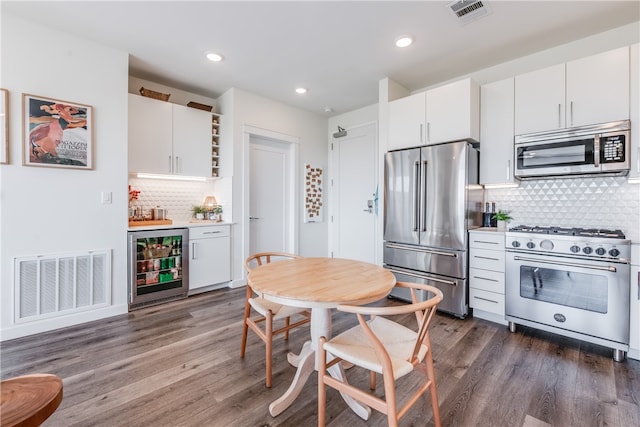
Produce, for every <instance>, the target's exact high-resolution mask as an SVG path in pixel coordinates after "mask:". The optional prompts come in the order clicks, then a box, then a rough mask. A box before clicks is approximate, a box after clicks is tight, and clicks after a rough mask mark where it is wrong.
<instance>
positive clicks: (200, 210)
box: [191, 205, 207, 219]
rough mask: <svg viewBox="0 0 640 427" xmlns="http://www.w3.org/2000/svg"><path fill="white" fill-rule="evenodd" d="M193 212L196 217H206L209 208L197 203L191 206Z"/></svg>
mask: <svg viewBox="0 0 640 427" xmlns="http://www.w3.org/2000/svg"><path fill="white" fill-rule="evenodd" d="M191 212H192V213H193V217H194V218H195V219H204V214H206V213H207V208H205V207H204V206H201V205H195V206H192V207H191Z"/></svg>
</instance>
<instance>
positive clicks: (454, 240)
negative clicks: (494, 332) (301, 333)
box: [384, 141, 483, 318]
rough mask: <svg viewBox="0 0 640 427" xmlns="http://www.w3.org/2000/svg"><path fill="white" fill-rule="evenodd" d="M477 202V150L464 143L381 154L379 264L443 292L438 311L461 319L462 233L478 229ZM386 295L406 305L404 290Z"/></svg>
mask: <svg viewBox="0 0 640 427" xmlns="http://www.w3.org/2000/svg"><path fill="white" fill-rule="evenodd" d="M482 197H483V194H482V187H481V186H479V185H478V151H477V150H476V149H475V148H474V147H473V146H472V145H471V144H470V143H469V142H466V141H459V142H449V143H445V144H439V145H431V146H426V147H419V148H411V149H406V150H398V151H390V152H388V153H387V154H386V155H385V188H384V201H385V206H384V240H385V242H384V265H385V267H386V268H388V269H390V270H391V271H393V272H394V274H395V276H396V278H397V280H398V281H412V282H418V283H425V284H428V285H432V286H435V287H437V288H438V289H440V290H442V292H443V294H444V299H443V301H442V302H441V303H440V305H439V310H441V311H445V312H448V313H451V314H453V315H456V316H458V317H462V318H463V317H465V316H466V315H467V314H468V311H469V303H468V286H467V272H468V268H467V246H468V243H467V230H468V229H469V228H475V227H479V226H480V225H481V216H482V214H481V209H482ZM391 296H394V297H396V298H400V299H405V300H410V295H409V292H408V290H407V289H403V288H394V290H393V291H392V292H391ZM420 298H421V299H426V298H428V295H424V294H422V295H420Z"/></svg>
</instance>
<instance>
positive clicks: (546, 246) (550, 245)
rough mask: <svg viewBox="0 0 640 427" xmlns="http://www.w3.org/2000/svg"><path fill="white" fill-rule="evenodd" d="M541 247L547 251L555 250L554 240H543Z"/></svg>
mask: <svg viewBox="0 0 640 427" xmlns="http://www.w3.org/2000/svg"><path fill="white" fill-rule="evenodd" d="M540 247H541V248H542V249H544V250H545V251H550V250H553V242H552V241H551V240H543V241H542V242H540Z"/></svg>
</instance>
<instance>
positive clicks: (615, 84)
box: [515, 47, 629, 135]
mask: <svg viewBox="0 0 640 427" xmlns="http://www.w3.org/2000/svg"><path fill="white" fill-rule="evenodd" d="M628 118H629V48H628V47H623V48H619V49H614V50H611V51H608V52H604V53H601V54H598V55H593V56H589V57H586V58H582V59H578V60H575V61H571V62H567V63H566V64H559V65H554V66H552V67H548V68H544V69H542V70H537V71H532V72H530V73H526V74H521V75H519V76H516V81H515V133H516V135H520V134H524V133H530V132H540V131H546V130H555V129H562V128H566V127H574V126H582V125H590V124H597V123H606V122H610V121H616V120H625V119H628Z"/></svg>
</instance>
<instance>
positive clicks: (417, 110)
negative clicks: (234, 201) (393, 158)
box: [388, 79, 480, 150]
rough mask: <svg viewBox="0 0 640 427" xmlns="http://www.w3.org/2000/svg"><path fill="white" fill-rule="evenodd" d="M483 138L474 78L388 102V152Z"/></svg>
mask: <svg viewBox="0 0 640 427" xmlns="http://www.w3.org/2000/svg"><path fill="white" fill-rule="evenodd" d="M479 137H480V88H479V86H478V84H477V83H476V82H474V81H473V80H471V79H464V80H460V81H457V82H453V83H449V84H447V85H444V86H440V87H437V88H434V89H430V90H428V91H426V92H420V93H417V94H415V95H410V96H407V97H405V98H400V99H397V100H395V101H391V102H390V103H389V145H388V148H389V150H396V149H400V148H410V147H419V146H422V145H431V144H438V143H441V142H448V141H461V140H465V139H468V140H473V141H478V139H479Z"/></svg>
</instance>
